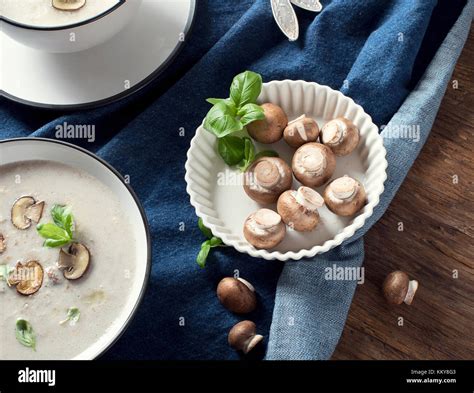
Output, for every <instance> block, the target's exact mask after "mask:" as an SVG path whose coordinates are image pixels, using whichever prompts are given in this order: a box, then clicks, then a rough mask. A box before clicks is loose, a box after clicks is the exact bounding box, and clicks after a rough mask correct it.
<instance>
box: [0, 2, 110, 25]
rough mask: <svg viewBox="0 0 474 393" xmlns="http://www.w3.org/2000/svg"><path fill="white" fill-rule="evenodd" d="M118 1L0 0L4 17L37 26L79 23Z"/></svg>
mask: <svg viewBox="0 0 474 393" xmlns="http://www.w3.org/2000/svg"><path fill="white" fill-rule="evenodd" d="M118 3H119V0H86V1H85V2H84V0H0V4H1V9H2V10H1V11H2V12H1V14H2V15H3V16H4V17H6V18H8V19H10V20H13V21H15V22H18V23H22V24H25V25H30V26H37V27H58V26H67V25H71V24H75V23H80V22H83V21H85V20H88V19H91V18H94V17H95V16H97V15H100V14H102V13H103V12H105V11H107V10H109V9H111V8H112V7H114V6H115V5H117V4H118ZM53 4H54V6H53ZM78 7H79V8H78ZM76 8H77V9H76Z"/></svg>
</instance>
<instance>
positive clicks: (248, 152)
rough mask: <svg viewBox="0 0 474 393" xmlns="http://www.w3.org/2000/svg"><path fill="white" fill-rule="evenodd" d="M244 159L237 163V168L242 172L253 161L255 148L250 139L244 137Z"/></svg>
mask: <svg viewBox="0 0 474 393" xmlns="http://www.w3.org/2000/svg"><path fill="white" fill-rule="evenodd" d="M243 139H244V143H245V148H244V159H243V160H242V161H241V162H240V163H239V168H240V170H241V171H242V172H245V171H246V170H247V169H248V167H249V166H250V165H252V163H253V162H254V161H255V147H254V145H253V142H252V140H251V139H250V138H248V137H244V138H243Z"/></svg>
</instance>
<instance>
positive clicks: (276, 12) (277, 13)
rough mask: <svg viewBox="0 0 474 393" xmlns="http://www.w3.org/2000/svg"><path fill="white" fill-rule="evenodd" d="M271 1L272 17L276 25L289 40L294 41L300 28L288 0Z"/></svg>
mask: <svg viewBox="0 0 474 393" xmlns="http://www.w3.org/2000/svg"><path fill="white" fill-rule="evenodd" d="M271 3H272V12H273V17H274V18H275V20H276V23H277V24H278V27H279V28H280V30H281V31H282V32H283V33H284V34H285V35H286V36H287V37H288V39H289V40H290V41H296V40H297V39H298V36H299V32H300V28H299V25H298V19H297V18H296V14H295V10H294V9H293V6H292V5H291V2H290V0H271Z"/></svg>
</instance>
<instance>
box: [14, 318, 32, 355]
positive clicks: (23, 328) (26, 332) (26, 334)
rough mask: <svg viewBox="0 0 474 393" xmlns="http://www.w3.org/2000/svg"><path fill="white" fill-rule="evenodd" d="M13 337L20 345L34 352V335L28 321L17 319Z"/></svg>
mask: <svg viewBox="0 0 474 393" xmlns="http://www.w3.org/2000/svg"><path fill="white" fill-rule="evenodd" d="M15 336H16V339H17V340H18V342H19V343H20V344H21V345H24V346H25V347H29V348H32V349H33V350H34V351H36V335H35V332H34V331H33V326H31V324H30V323H29V322H28V321H26V320H25V319H18V320H17V321H16V329H15Z"/></svg>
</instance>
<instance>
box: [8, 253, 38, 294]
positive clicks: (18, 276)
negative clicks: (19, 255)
mask: <svg viewBox="0 0 474 393" xmlns="http://www.w3.org/2000/svg"><path fill="white" fill-rule="evenodd" d="M43 275H44V273H43V267H42V266H41V265H40V264H39V263H38V261H28V262H26V263H25V264H24V265H23V264H22V263H21V262H18V263H17V264H16V266H15V269H14V270H13V271H12V272H11V273H10V276H9V277H8V284H9V285H16V290H17V292H18V293H20V294H22V295H25V296H29V295H33V294H34V293H36V292H38V290H39V289H40V288H41V285H43Z"/></svg>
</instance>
